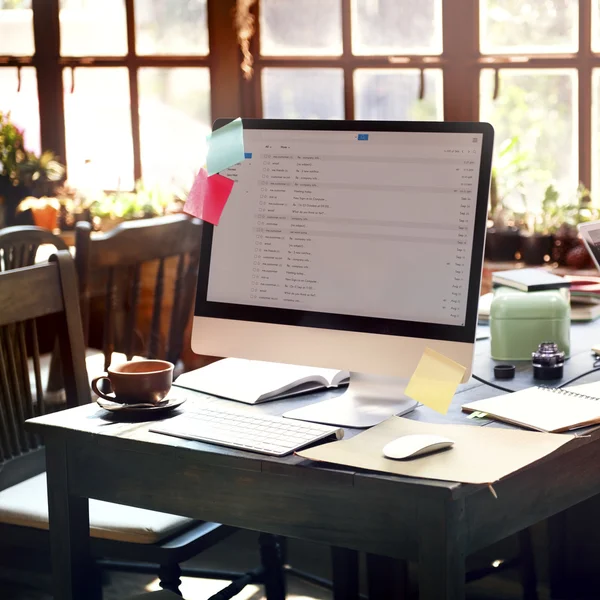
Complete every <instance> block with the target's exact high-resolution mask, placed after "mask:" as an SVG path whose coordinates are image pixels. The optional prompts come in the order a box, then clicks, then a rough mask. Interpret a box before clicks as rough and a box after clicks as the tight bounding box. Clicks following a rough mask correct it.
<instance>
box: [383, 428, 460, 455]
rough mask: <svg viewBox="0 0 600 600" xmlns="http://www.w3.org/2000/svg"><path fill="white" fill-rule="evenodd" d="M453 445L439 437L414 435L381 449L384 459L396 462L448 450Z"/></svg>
mask: <svg viewBox="0 0 600 600" xmlns="http://www.w3.org/2000/svg"><path fill="white" fill-rule="evenodd" d="M453 444H454V441H453V440H450V439H448V438H445V437H442V436H441V435H431V434H415V435H403V436H402V437H399V438H397V439H395V440H392V441H391V442H389V443H387V444H386V445H385V446H384V447H383V455H384V456H385V457H386V458H394V459H397V460H400V459H403V458H415V457H416V456H421V455H423V454H429V453H431V452H435V451H436V450H443V449H444V448H450V447H451V446H452V445H453Z"/></svg>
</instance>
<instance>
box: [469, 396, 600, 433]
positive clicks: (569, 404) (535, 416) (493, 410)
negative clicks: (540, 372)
mask: <svg viewBox="0 0 600 600" xmlns="http://www.w3.org/2000/svg"><path fill="white" fill-rule="evenodd" d="M464 407H465V408H468V409H471V410H477V411H482V412H484V413H487V414H489V415H490V416H492V417H497V418H499V419H505V420H507V421H511V422H513V423H518V424H521V425H523V426H526V427H531V428H532V429H538V430H540V431H558V430H562V429H568V428H572V427H576V426H579V425H581V424H584V423H590V422H593V421H596V420H600V401H596V400H589V399H586V398H577V397H575V396H573V395H570V394H564V393H558V392H553V391H549V390H544V389H541V388H528V389H526V390H521V391H519V392H515V393H513V394H505V395H502V396H496V397H494V398H487V399H486V400H478V401H477V402H470V403H468V404H465V405H464Z"/></svg>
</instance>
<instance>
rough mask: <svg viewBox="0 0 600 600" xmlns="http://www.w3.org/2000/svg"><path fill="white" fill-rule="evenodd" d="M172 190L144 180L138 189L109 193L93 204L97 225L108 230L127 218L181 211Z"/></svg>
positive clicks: (138, 184)
mask: <svg viewBox="0 0 600 600" xmlns="http://www.w3.org/2000/svg"><path fill="white" fill-rule="evenodd" d="M176 205H177V206H178V203H176V202H175V199H174V197H173V195H172V194H170V193H168V192H166V191H165V190H163V189H161V188H160V187H158V186H155V187H152V188H147V187H145V186H144V184H143V183H142V182H141V181H138V182H137V184H136V189H135V191H134V192H120V191H117V192H113V193H106V194H103V196H102V197H101V198H100V199H99V200H97V201H95V202H93V203H92V204H91V206H90V211H91V215H92V218H93V222H94V225H95V227H96V228H97V229H100V230H102V231H108V230H110V229H113V228H114V227H116V226H117V225H118V224H119V223H121V222H123V221H129V220H132V219H149V218H152V217H158V216H162V215H165V214H168V213H171V212H180V210H175V209H174V207H175V206H176Z"/></svg>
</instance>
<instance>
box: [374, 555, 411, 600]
mask: <svg viewBox="0 0 600 600" xmlns="http://www.w3.org/2000/svg"><path fill="white" fill-rule="evenodd" d="M367 581H368V586H369V600H407V599H408V562H407V561H405V560H399V559H397V558H389V557H387V556H378V555H376V554H367Z"/></svg>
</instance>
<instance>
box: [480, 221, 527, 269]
mask: <svg viewBox="0 0 600 600" xmlns="http://www.w3.org/2000/svg"><path fill="white" fill-rule="evenodd" d="M520 246H521V232H520V231H519V230H518V229H517V228H516V227H509V228H507V229H504V230H496V229H495V228H494V227H491V228H490V229H488V230H487V235H486V239H485V257H486V258H487V259H488V260H492V261H503V262H506V261H511V260H516V257H515V255H516V254H517V252H518V251H519V249H520Z"/></svg>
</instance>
